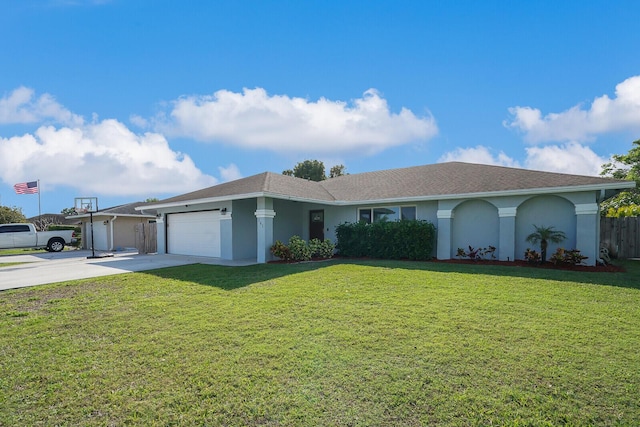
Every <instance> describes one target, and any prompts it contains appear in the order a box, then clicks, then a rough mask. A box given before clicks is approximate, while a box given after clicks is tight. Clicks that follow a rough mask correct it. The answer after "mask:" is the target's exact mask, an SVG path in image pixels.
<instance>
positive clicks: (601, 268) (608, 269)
mask: <svg viewBox="0 0 640 427" xmlns="http://www.w3.org/2000/svg"><path fill="white" fill-rule="evenodd" d="M431 262H441V263H446V264H477V265H503V266H507V267H526V268H544V269H550V270H570V271H590V272H595V273H617V272H623V271H625V269H624V268H622V267H620V266H617V265H612V264H609V265H568V264H562V265H555V264H552V263H551V262H545V263H544V264H537V263H530V262H527V261H523V260H515V261H497V260H478V261H474V260H470V259H441V260H438V259H435V258H434V259H433V260H432V261H431Z"/></svg>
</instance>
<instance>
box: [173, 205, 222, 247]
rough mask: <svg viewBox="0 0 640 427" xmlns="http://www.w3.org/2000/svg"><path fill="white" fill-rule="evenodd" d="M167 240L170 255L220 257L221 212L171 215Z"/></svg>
mask: <svg viewBox="0 0 640 427" xmlns="http://www.w3.org/2000/svg"><path fill="white" fill-rule="evenodd" d="M167 238H168V252H169V253H170V254H178V255H198V256H210V257H220V212H218V211H204V212H188V213H179V214H170V215H169V216H168V221H167Z"/></svg>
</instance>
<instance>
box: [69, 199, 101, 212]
mask: <svg viewBox="0 0 640 427" xmlns="http://www.w3.org/2000/svg"><path fill="white" fill-rule="evenodd" d="M74 208H75V210H76V212H77V213H78V215H83V214H86V213H91V212H97V211H98V198H97V197H76V198H75V200H74Z"/></svg>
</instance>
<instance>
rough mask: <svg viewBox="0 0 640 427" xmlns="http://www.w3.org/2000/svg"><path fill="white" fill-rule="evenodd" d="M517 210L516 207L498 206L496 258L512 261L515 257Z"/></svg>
mask: <svg viewBox="0 0 640 427" xmlns="http://www.w3.org/2000/svg"><path fill="white" fill-rule="evenodd" d="M517 211H518V208H517V207H508V208H498V217H499V218H500V232H499V233H500V236H499V240H498V245H499V246H498V259H499V260H500V261H513V260H515V259H516V213H517Z"/></svg>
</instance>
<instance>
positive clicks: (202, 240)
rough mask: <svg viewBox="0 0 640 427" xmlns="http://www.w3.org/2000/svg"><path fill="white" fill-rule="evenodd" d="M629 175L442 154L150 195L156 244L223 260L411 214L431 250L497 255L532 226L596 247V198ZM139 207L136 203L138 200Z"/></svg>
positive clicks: (443, 255) (258, 255)
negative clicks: (380, 166)
mask: <svg viewBox="0 0 640 427" xmlns="http://www.w3.org/2000/svg"><path fill="white" fill-rule="evenodd" d="M634 186H635V183H634V182H632V181H621V180H615V179H610V178H602V177H593V176H579V175H569V174H562V173H551V172H541V171H534V170H524V169H517V168H509V167H501V166H489V165H481V164H471V163H462V162H449V163H440V164H433V165H425V166H415V167H408V168H402V169H390V170H382V171H377V172H367V173H359V174H353V175H345V176H340V177H336V178H331V179H327V180H325V181H321V182H314V181H308V180H305V179H300V178H295V177H291V176H285V175H281V174H277V173H271V172H264V173H261V174H258V175H254V176H250V177H247V178H242V179H238V180H235V181H231V182H226V183H223V184H219V185H215V186H213V187H209V188H205V189H202V190H198V191H194V192H191V193H188V194H183V195H179V196H176V197H171V198H169V199H165V200H161V201H159V202H155V203H152V204H150V205H149V206H148V208H152V209H156V210H157V213H158V215H157V216H158V218H157V222H158V228H157V230H158V252H159V253H172V254H185V255H202V256H210V257H219V258H222V259H228V260H240V259H255V260H257V262H259V263H264V262H267V261H269V260H270V259H272V255H271V254H270V251H269V249H270V247H271V245H272V244H273V243H274V242H275V241H276V240H280V241H283V242H287V241H288V240H289V238H290V237H291V236H292V235H298V236H300V237H302V238H303V239H305V240H309V239H312V238H320V239H324V238H329V239H331V240H333V241H335V227H336V226H337V225H339V224H342V223H345V222H357V221H367V222H371V221H374V222H375V221H379V220H380V219H382V218H385V219H387V220H398V219H419V220H427V221H430V222H432V223H433V224H434V225H435V226H436V227H437V242H436V251H435V253H434V255H435V256H436V257H437V258H438V259H451V258H455V256H456V253H457V249H458V248H459V247H460V248H467V247H468V246H469V245H471V246H473V247H488V246H495V247H496V248H497V250H496V256H497V257H498V258H499V259H500V260H505V261H506V260H515V259H522V258H523V257H524V253H525V250H526V249H527V248H528V247H531V244H529V243H527V242H526V237H527V236H528V235H529V234H530V233H532V232H533V231H534V228H533V225H534V224H535V225H538V226H554V227H555V228H556V230H560V231H563V232H564V233H565V234H566V235H567V239H566V241H564V242H562V243H561V244H560V245H552V244H550V245H549V249H548V253H549V254H551V253H552V252H553V251H555V248H556V247H558V246H562V247H564V248H566V249H579V250H580V251H581V252H582V254H583V255H586V256H588V257H589V258H588V260H587V261H586V262H587V263H589V264H595V262H596V260H597V258H598V255H599V226H600V225H599V224H600V221H599V220H600V210H599V203H600V202H601V201H602V200H604V199H606V198H608V197H611V196H612V195H615V194H616V193H618V192H619V191H621V190H624V189H628V188H633V187H634ZM138 209H140V208H138Z"/></svg>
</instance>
